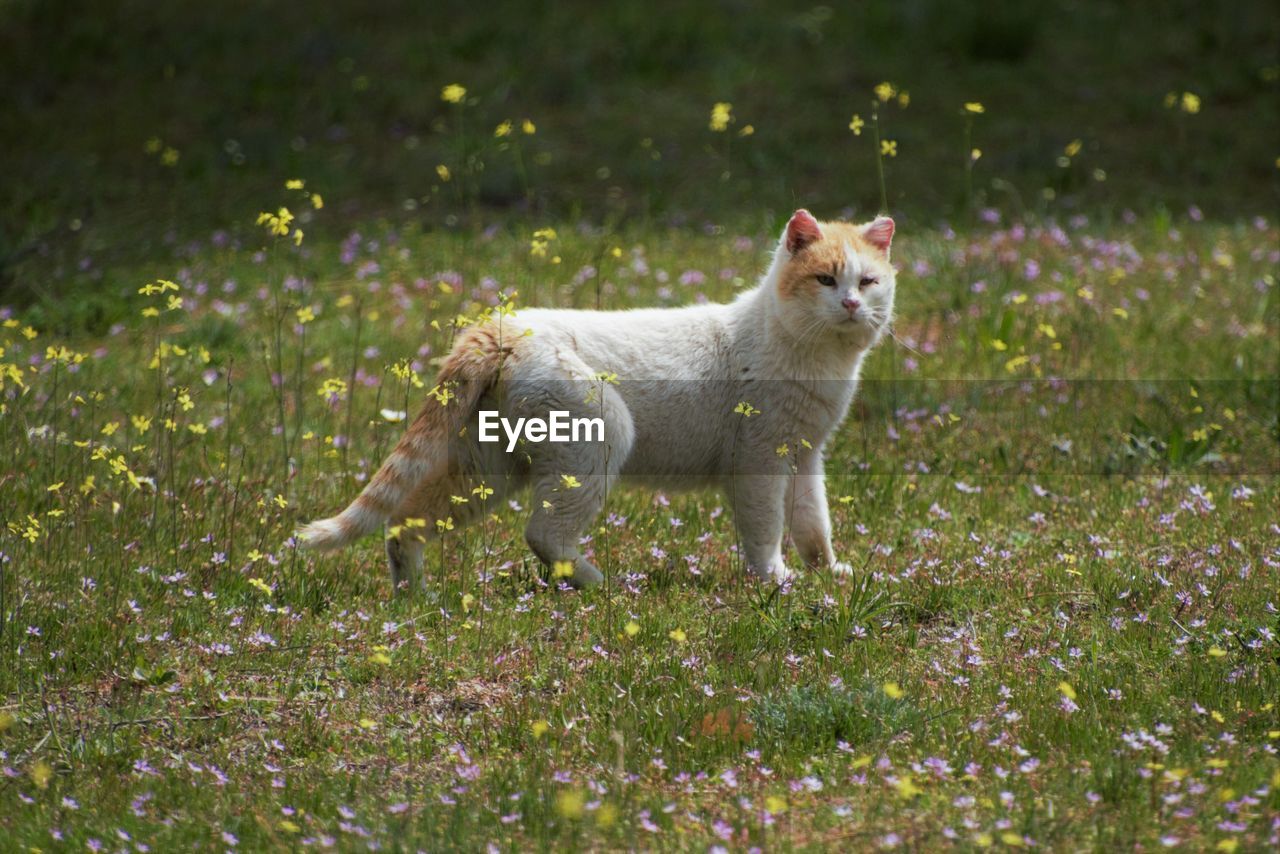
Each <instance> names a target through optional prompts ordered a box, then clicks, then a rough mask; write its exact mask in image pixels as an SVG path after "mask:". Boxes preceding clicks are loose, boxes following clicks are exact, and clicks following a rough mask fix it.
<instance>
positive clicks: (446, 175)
mask: <svg viewBox="0 0 1280 854" xmlns="http://www.w3.org/2000/svg"><path fill="white" fill-rule="evenodd" d="M436 174H437V175H439V176H440V180H441V181H448V180H449V179H450V178H451V177H453V176H452V174H451V173H450V172H449V167H448V166H445V165H444V164H443V163H441V164H439V165H438V166H436Z"/></svg>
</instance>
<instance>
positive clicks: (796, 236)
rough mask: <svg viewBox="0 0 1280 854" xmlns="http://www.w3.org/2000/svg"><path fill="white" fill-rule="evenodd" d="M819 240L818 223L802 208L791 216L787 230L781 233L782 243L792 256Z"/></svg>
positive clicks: (820, 231)
mask: <svg viewBox="0 0 1280 854" xmlns="http://www.w3.org/2000/svg"><path fill="white" fill-rule="evenodd" d="M821 239H822V229H821V228H820V227H819V226H818V221H817V220H816V219H814V218H813V214H811V213H809V212H808V211H807V210H805V209H804V208H801V209H800V210H798V211H796V212H795V213H793V214H792V215H791V219H790V220H789V221H788V222H787V228H786V230H785V231H784V232H783V233H782V242H783V244H784V245H785V246H786V247H787V251H788V252H790V253H791V254H792V255H794V254H796V253H797V252H799V251H800V250H801V249H803V248H805V247H806V246H808V245H809V244H810V243H814V242H815V241H818V240H821Z"/></svg>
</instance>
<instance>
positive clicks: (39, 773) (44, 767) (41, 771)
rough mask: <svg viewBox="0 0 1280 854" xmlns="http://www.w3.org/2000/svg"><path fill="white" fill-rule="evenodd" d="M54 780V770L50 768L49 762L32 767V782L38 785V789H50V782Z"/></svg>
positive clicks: (38, 763)
mask: <svg viewBox="0 0 1280 854" xmlns="http://www.w3.org/2000/svg"><path fill="white" fill-rule="evenodd" d="M52 779H53V769H52V768H51V767H49V763H47V762H37V763H36V764H35V765H32V766H31V780H32V782H34V783H35V784H36V787H37V788H40V789H47V788H49V781H50V780H52Z"/></svg>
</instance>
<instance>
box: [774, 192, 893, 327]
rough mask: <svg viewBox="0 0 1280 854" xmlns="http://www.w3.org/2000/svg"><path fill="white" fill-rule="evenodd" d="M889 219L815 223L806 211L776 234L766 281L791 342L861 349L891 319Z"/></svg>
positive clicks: (890, 239) (891, 288)
mask: <svg viewBox="0 0 1280 854" xmlns="http://www.w3.org/2000/svg"><path fill="white" fill-rule="evenodd" d="M892 241H893V220H891V219H889V217H887V216H881V217H876V218H875V219H874V220H873V221H871V222H868V223H863V224H862V225H855V224H853V223H847V222H818V221H817V220H816V219H814V218H813V215H812V214H811V213H809V212H808V211H807V210H803V209H801V210H798V211H796V212H795V214H793V215H792V217H791V219H790V221H788V222H787V227H786V228H785V229H783V231H782V237H781V239H780V241H779V243H778V251H777V252H776V253H775V256H774V267H773V270H772V275H771V279H772V282H773V286H774V287H775V288H776V289H777V297H778V299H777V305H778V308H779V316H780V317H781V319H782V320H783V322H784V324H786V326H787V328H788V329H789V330H790V331H791V332H792V333H793V334H795V335H796V337H797V338H800V339H804V340H805V341H806V342H808V341H810V340H811V341H813V342H814V343H817V342H820V341H822V340H824V336H825V340H830V341H832V342H833V343H837V342H838V343H840V344H843V345H846V346H852V347H856V348H858V349H865V348H867V347H871V346H872V345H874V344H875V343H876V342H877V341H878V340H879V339H880V336H881V335H882V334H883V333H884V331H885V329H887V327H888V325H889V322H890V320H892V318H893V291H894V284H895V281H894V270H893V265H892V264H891V263H890V262H889V245H890V243H891V242H892Z"/></svg>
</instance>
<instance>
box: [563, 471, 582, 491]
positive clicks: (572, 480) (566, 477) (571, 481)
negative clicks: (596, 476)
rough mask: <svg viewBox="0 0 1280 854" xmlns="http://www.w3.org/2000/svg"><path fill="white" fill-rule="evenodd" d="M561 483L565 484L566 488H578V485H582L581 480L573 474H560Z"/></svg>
mask: <svg viewBox="0 0 1280 854" xmlns="http://www.w3.org/2000/svg"><path fill="white" fill-rule="evenodd" d="M560 483H561V484H562V485H563V486H564V488H565V489H577V488H578V487H580V486H582V483H581V481H579V480H578V479H577V478H576V477H574V476H573V475H571V474H562V475H560Z"/></svg>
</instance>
